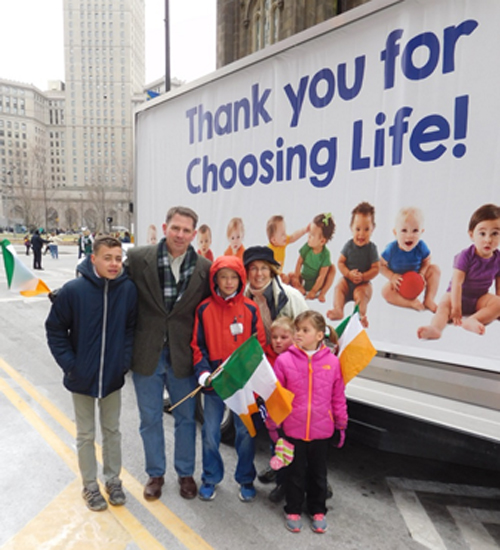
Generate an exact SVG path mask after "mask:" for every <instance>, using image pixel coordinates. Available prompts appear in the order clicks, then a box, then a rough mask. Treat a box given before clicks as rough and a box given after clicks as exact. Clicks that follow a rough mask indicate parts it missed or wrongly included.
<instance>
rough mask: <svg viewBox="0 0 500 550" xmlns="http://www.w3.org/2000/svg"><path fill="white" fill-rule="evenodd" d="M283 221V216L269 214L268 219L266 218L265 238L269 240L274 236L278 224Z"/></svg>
mask: <svg viewBox="0 0 500 550" xmlns="http://www.w3.org/2000/svg"><path fill="white" fill-rule="evenodd" d="M284 221H285V218H284V217H283V216H280V215H279V214H277V215H276V216H271V217H270V218H269V220H267V225H266V232H267V238H268V239H269V240H271V239H272V238H273V237H274V234H275V233H276V230H277V229H278V224H279V223H282V222H284Z"/></svg>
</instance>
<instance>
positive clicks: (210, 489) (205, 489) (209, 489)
mask: <svg viewBox="0 0 500 550" xmlns="http://www.w3.org/2000/svg"><path fill="white" fill-rule="evenodd" d="M198 497H199V498H200V499H201V500H213V499H214V498H215V485H213V483H202V484H201V487H200V490H199V491H198Z"/></svg>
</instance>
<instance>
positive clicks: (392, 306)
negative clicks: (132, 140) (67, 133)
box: [136, 0, 500, 371]
mask: <svg viewBox="0 0 500 550" xmlns="http://www.w3.org/2000/svg"><path fill="white" fill-rule="evenodd" d="M371 4H372V5H373V6H377V5H378V6H379V7H380V8H381V9H377V10H375V11H373V12H372V13H370V14H369V16H366V17H360V18H356V17H355V14H356V13H358V14H364V13H366V11H367V10H368V8H366V7H363V9H364V10H365V11H362V9H360V10H361V11H357V10H353V15H352V18H351V19H352V20H350V19H349V18H348V17H347V15H346V18H344V19H342V18H340V19H339V18H337V19H332V20H331V21H330V22H326V23H325V24H322V25H321V26H318V33H317V35H315V36H313V32H307V31H306V33H303V35H302V37H301V35H297V37H294V38H295V40H290V39H289V40H288V41H285V42H283V44H278V45H276V46H274V47H273V48H274V49H272V50H271V53H272V55H265V54H260V55H259V54H257V55H256V56H255V57H254V56H251V57H249V58H248V60H244V61H243V62H238V63H236V64H234V66H233V67H231V66H229V67H228V68H225V69H223V70H222V71H219V72H217V73H215V74H214V75H213V77H211V78H209V79H207V80H202V81H200V83H199V84H198V85H196V86H189V87H187V88H186V91H183V90H182V89H181V90H180V91H177V92H175V93H174V94H172V96H170V97H167V98H166V99H165V100H157V102H156V103H155V104H154V105H153V106H151V107H146V108H143V109H141V110H140V111H138V113H137V114H136V184H137V198H136V203H137V237H138V239H137V240H138V242H139V244H145V243H146V242H151V240H152V239H154V238H155V236H156V239H159V238H161V237H162V224H163V222H164V219H165V213H166V211H167V209H168V208H169V207H171V206H175V205H185V206H190V207H192V208H193V209H194V210H195V211H196V212H197V213H198V214H199V217H200V222H199V223H200V225H206V226H208V228H209V230H210V231H208V230H206V229H205V228H203V231H200V232H199V233H198V235H197V238H196V239H195V241H194V242H193V244H194V246H195V247H196V248H197V249H198V248H200V247H202V246H206V245H208V246H209V248H210V250H211V252H212V253H213V255H214V257H216V256H219V255H221V254H224V253H233V252H235V253H239V252H241V250H242V249H243V248H245V247H246V248H247V247H249V246H252V245H267V244H269V243H271V244H275V245H276V246H277V247H278V248H277V252H276V253H277V254H278V255H279V256H280V261H281V262H282V266H283V267H282V272H283V278H284V279H285V280H287V281H292V282H294V284H298V285H299V286H301V287H304V292H305V293H306V296H307V299H308V303H309V305H310V307H311V308H312V309H317V310H319V311H321V312H322V313H324V314H325V315H326V314H327V313H328V315H329V317H330V318H331V321H330V323H331V325H332V326H335V325H336V324H337V323H338V320H337V319H338V318H339V317H342V316H343V315H347V314H348V313H350V312H351V311H352V307H353V301H352V298H353V297H357V299H358V300H359V299H360V298H359V296H360V294H361V291H360V290H359V289H358V288H357V287H358V286H359V285H364V287H363V288H364V291H363V292H364V297H363V300H364V305H365V311H364V316H365V319H364V322H365V324H366V326H367V327H368V332H369V335H370V338H371V339H372V341H373V343H374V344H375V346H376V347H377V349H378V350H380V351H386V352H393V353H398V354H404V355H409V356H415V357H423V358H427V359H433V360H437V361H444V362H449V363H454V364H459V365H465V366H470V367H476V368H482V369H487V370H492V371H500V363H499V362H498V341H499V338H500V322H499V321H498V320H497V317H499V316H500V309H498V303H499V302H500V298H499V297H497V296H496V286H495V285H496V282H497V280H498V282H499V285H500V271H499V270H498V267H497V266H498V265H500V264H499V263H498V262H499V261H500V260H499V259H498V257H497V255H499V254H500V253H499V252H498V250H497V247H498V245H499V244H500V243H499V240H500V234H499V231H497V230H496V228H497V227H498V229H500V220H498V219H497V218H496V213H495V212H496V211H495V209H494V208H493V210H492V209H491V207H489V206H485V205H491V204H493V205H496V204H500V181H499V180H500V178H499V176H500V161H499V159H500V139H499V135H500V108H499V107H498V90H499V89H500V66H499V65H498V63H496V62H494V61H493V60H494V58H495V52H497V51H499V50H500V35H499V33H498V29H499V28H500V3H498V2H496V1H495V0H482V1H481V2H474V1H472V0H407V1H403V2H399V3H390V2H383V3H382V2H380V3H378V2H372V3H371ZM365 6H368V5H365ZM373 6H372V7H371V9H373ZM348 13H349V12H348ZM483 206H484V207H485V208H481V207H483ZM353 211H354V214H353ZM491 212H493V214H492V213H491ZM473 214H475V216H473ZM276 216H279V217H278V218H276ZM471 218H472V225H471ZM273 221H275V222H276V223H275V224H274V225H273V223H272V222H273ZM268 226H269V227H268ZM271 226H272V228H271V229H270V230H269V232H268V229H269V228H270V227H271ZM363 232H364V239H365V240H364V241H363V240H361V241H357V240H356V239H357V237H359V236H360V235H361V234H362V233H363ZM286 236H288V238H287V237H286ZM198 239H200V241H199V242H198ZM280 239H281V240H280ZM485 240H488V242H487V243H486V244H485ZM353 245H355V246H354V249H355V250H354V252H353ZM241 247H243V248H241ZM359 249H363V250H362V251H361V252H362V253H360V250H359ZM311 250H312V251H313V253H314V254H313V256H312V257H309V256H308V254H309V252H311ZM402 253H404V254H402ZM311 258H312V259H311ZM483 260H484V261H483ZM356 262H361V263H363V262H364V263H365V264H366V262H368V263H367V264H366V265H365V267H363V268H361V264H360V265H359V266H358V267H359V269H358V268H357V263H356ZM340 264H343V265H344V268H345V267H346V266H347V272H349V273H350V274H349V276H348V277H347V279H346V278H345V277H344V275H343V271H342V269H341V265H340ZM486 264H487V266H486ZM330 265H333V266H334V268H335V269H332V268H329V266H330ZM372 268H373V269H372ZM370 269H372V271H370ZM315 270H316V271H315ZM407 271H415V272H418V273H419V275H418V276H417V278H416V279H414V280H413V281H412V279H411V277H410V276H404V277H403V274H404V273H406V272H407ZM314 273H316V274H317V275H316V276H315V275H314ZM320 273H321V277H322V278H321V279H320V280H319V283H318V284H319V286H318V285H316V286H315V283H316V282H318V277H319V274H320ZM497 275H498V277H497ZM315 277H316V278H315ZM403 279H404V281H403ZM452 279H454V280H455V282H454V286H453V290H452V289H451V287H449V285H450V282H451V281H452ZM297 281H298V282H297ZM403 287H404V289H405V290H404V292H403ZM367 289H368V290H367ZM448 289H450V291H448ZM456 289H458V290H459V291H460V295H459V297H458V298H457V295H455V297H454V298H453V300H452V299H451V295H452V292H457V290H456ZM419 290H420V291H421V292H420V294H418V291H419ZM415 292H417V296H416V297H414V294H415ZM499 294H500V290H499ZM339 296H340V298H339ZM460 296H462V299H461V298H460ZM334 297H336V302H335V304H334ZM401 297H403V298H404V299H401ZM457 300H458V301H457ZM344 302H345V307H344V308H343V309H342V308H339V304H340V305H343V303H344ZM461 302H463V304H462V305H461V308H462V310H461V311H460V308H459V310H457V307H456V304H457V303H461ZM440 303H441V306H440V309H439V310H438V316H436V307H437V305H438V304H440ZM497 309H498V314H497ZM479 311H481V315H479V316H478V315H476V314H477V313H478V312H479ZM449 320H451V323H448V321H449ZM483 321H484V322H483ZM436 327H438V328H437V332H436Z"/></svg>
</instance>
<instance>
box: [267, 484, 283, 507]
mask: <svg viewBox="0 0 500 550" xmlns="http://www.w3.org/2000/svg"><path fill="white" fill-rule="evenodd" d="M284 498H285V484H284V483H282V484H281V485H276V487H275V488H274V489H273V490H272V491H271V492H270V493H269V500H270V501H271V502H274V503H275V504H277V503H278V502H281V501H282V500H283V499H284Z"/></svg>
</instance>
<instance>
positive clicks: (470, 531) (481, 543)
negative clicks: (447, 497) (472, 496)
mask: <svg viewBox="0 0 500 550" xmlns="http://www.w3.org/2000/svg"><path fill="white" fill-rule="evenodd" d="M448 510H449V512H450V514H451V515H452V516H453V519H454V520H455V523H456V524H457V526H458V528H459V529H460V532H461V533H462V536H463V538H464V540H465V542H466V543H467V545H468V546H469V549H470V550H498V545H497V543H496V542H495V540H494V539H493V537H492V536H491V535H490V534H489V533H488V530H487V529H486V527H485V526H484V525H483V521H482V520H481V519H480V517H478V514H477V512H485V511H488V510H473V509H471V508H461V507H458V506H448ZM497 516H498V518H497V521H495V522H491V521H490V522H487V523H499V524H500V512H497Z"/></svg>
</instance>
